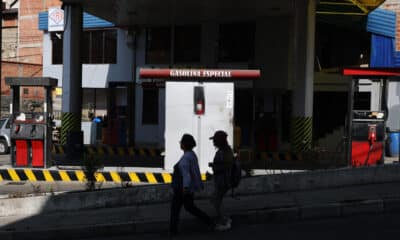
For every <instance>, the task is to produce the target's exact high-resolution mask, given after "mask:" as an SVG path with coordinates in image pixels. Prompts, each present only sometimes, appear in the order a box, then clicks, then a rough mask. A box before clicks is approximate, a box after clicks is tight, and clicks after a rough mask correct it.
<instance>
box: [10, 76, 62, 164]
mask: <svg viewBox="0 0 400 240" xmlns="http://www.w3.org/2000/svg"><path fill="white" fill-rule="evenodd" d="M6 83H7V84H8V85H10V87H11V96H12V103H11V106H10V113H11V116H10V121H11V133H10V139H11V161H12V164H13V166H14V167H38V168H47V167H49V166H50V165H51V149H52V121H53V119H52V114H53V108H52V106H53V103H52V97H51V93H52V90H53V89H54V88H55V87H56V86H57V79H54V78H22V77H15V78H14V77H6ZM21 87H24V88H21ZM22 90H23V91H22ZM25 90H26V91H25ZM29 90H33V92H34V93H33V94H29ZM42 93H43V94H42Z"/></svg>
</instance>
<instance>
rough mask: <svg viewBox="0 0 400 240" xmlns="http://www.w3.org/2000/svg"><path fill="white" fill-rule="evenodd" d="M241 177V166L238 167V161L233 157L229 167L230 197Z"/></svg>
mask: <svg viewBox="0 0 400 240" xmlns="http://www.w3.org/2000/svg"><path fill="white" fill-rule="evenodd" d="M241 179H242V168H241V167H240V162H239V159H238V158H237V157H234V158H233V163H232V167H231V182H230V188H231V190H232V191H231V196H232V198H235V197H234V193H233V191H234V189H235V188H237V187H238V186H239V184H240V180H241Z"/></svg>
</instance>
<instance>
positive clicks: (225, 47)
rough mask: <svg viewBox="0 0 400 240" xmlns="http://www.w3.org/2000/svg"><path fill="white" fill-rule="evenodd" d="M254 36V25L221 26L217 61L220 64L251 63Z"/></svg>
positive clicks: (247, 23)
mask: <svg viewBox="0 0 400 240" xmlns="http://www.w3.org/2000/svg"><path fill="white" fill-rule="evenodd" d="M254 35H255V24H254V23H249V22H246V23H235V24H221V25H220V29H219V51H218V60H219V61H220V62H252V60H253V58H254Z"/></svg>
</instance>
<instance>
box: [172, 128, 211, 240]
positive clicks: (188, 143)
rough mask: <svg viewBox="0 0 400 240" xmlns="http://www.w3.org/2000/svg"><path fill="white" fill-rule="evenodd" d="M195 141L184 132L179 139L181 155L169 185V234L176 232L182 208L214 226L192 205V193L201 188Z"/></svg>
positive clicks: (206, 216)
mask: <svg viewBox="0 0 400 240" xmlns="http://www.w3.org/2000/svg"><path fill="white" fill-rule="evenodd" d="M195 146H196V141H195V140H194V138H193V136H192V135H190V134H184V135H183V136H182V139H181V141H180V147H181V149H182V150H183V155H182V157H181V158H180V160H179V161H178V162H177V163H176V164H175V166H174V172H173V174H172V183H171V187H172V189H173V197H172V202H171V220H170V234H171V235H176V234H178V222H179V213H180V210H181V208H182V205H183V206H184V208H185V209H186V210H187V211H188V212H189V213H191V214H192V215H194V216H196V217H198V218H199V219H201V220H202V221H203V222H204V223H206V224H207V225H208V226H211V227H214V222H213V220H212V219H211V218H210V217H209V216H208V215H207V214H206V213H205V212H203V211H202V210H200V209H199V208H197V207H196V206H195V205H194V193H195V192H198V191H200V190H202V189H203V182H202V181H201V175H200V168H199V163H198V160H197V156H196V154H195V153H194V152H193V148H194V147H195Z"/></svg>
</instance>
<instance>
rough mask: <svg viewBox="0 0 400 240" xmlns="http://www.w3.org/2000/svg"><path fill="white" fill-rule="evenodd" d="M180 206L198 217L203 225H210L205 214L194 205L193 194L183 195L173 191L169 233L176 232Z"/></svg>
mask: <svg viewBox="0 0 400 240" xmlns="http://www.w3.org/2000/svg"><path fill="white" fill-rule="evenodd" d="M182 205H183V206H184V208H185V209H186V211H188V212H189V213H191V214H192V215H194V216H196V217H198V218H199V219H200V220H202V221H203V222H204V223H205V224H207V225H211V224H212V220H211V218H210V217H209V216H208V215H207V214H206V213H205V212H203V211H202V210H200V209H199V208H198V207H196V206H195V205H194V195H193V193H185V194H184V193H183V192H182V191H174V194H173V197H172V202H171V219H170V228H169V230H170V231H171V232H175V233H176V232H178V223H179V213H180V211H181V208H182Z"/></svg>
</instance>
